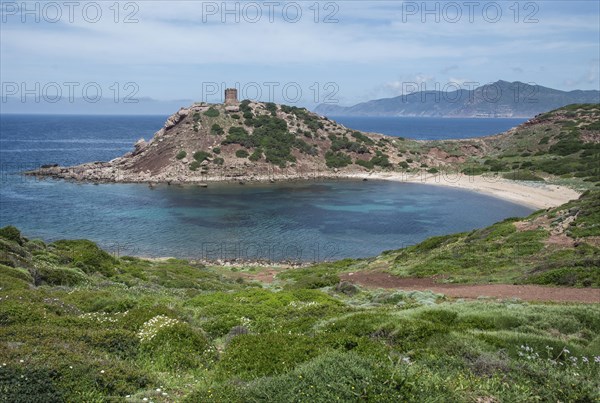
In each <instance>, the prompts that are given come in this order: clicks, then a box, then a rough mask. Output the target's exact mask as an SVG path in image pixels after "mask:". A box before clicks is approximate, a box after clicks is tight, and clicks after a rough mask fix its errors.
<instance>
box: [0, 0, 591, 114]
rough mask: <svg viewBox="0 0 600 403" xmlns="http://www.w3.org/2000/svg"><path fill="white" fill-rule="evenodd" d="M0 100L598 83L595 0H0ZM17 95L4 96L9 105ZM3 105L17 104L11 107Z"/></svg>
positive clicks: (297, 97)
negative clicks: (233, 90) (497, 83)
mask: <svg viewBox="0 0 600 403" xmlns="http://www.w3.org/2000/svg"><path fill="white" fill-rule="evenodd" d="M1 5H2V7H1V9H0V10H1V22H0V78H1V81H2V100H1V102H0V108H3V109H4V110H5V111H6V110H9V111H13V110H14V108H15V101H18V102H17V103H18V104H19V105H17V109H19V108H20V109H22V110H25V111H26V110H35V109H36V108H40V107H42V108H43V107H47V108H54V109H53V110H54V111H60V112H64V113H69V112H74V111H79V109H78V107H77V104H78V102H79V101H80V100H82V99H83V100H85V101H86V103H87V104H88V105H87V107H88V109H89V108H96V109H98V110H110V111H113V110H123V111H132V112H135V113H139V112H140V111H144V110H146V111H152V112H153V111H155V110H158V111H162V110H163V109H164V113H169V112H170V111H172V108H173V106H174V105H181V106H184V105H186V104H189V103H190V102H194V101H209V102H220V101H221V100H222V96H223V95H222V94H223V90H224V89H225V88H227V87H237V88H238V89H239V92H240V98H251V99H257V98H258V99H260V100H262V101H275V102H282V103H287V104H292V105H297V106H306V107H308V108H313V107H314V106H315V105H317V104H319V103H334V104H335V103H337V104H340V105H353V104H356V103H358V102H363V101H368V100H371V99H377V98H386V97H393V96H397V95H401V94H402V93H405V92H410V91H414V89H415V86H417V87H418V88H419V89H426V90H434V89H441V90H444V89H446V90H454V89H457V88H465V89H469V88H470V87H474V86H476V85H484V84H486V83H490V82H494V81H497V80H499V79H502V80H506V81H521V82H527V83H534V84H539V85H543V86H546V87H551V88H556V89H561V90H575V89H596V90H598V89H600V81H599V80H600V67H599V66H600V2H598V1H535V2H534V1H518V2H517V1H496V2H493V1H431V2H423V1H416V2H414V1H376V0H370V1H322V2H316V1H314V0H310V1H296V2H282V1H270V0H266V1H256V2H254V1H239V2H222V1H216V2H212V1H208V2H207V1H164V2H163V1H123V2H115V1H113V0H109V1H95V2H94V1H91V2H90V1H72V2H69V1H67V0H65V1H62V0H59V1H40V2H22V1H5V0H2V1H1ZM11 102H12V103H11ZM11 108H12V109H11Z"/></svg>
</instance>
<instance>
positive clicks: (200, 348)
mask: <svg viewBox="0 0 600 403" xmlns="http://www.w3.org/2000/svg"><path fill="white" fill-rule="evenodd" d="M138 334H139V337H140V356H141V358H142V359H143V360H144V361H145V362H146V363H147V364H148V365H149V366H151V367H154V368H156V369H158V370H163V371H180V370H190V369H195V368H206V367H208V366H210V365H211V363H212V361H213V359H214V352H213V349H212V348H211V347H210V344H209V342H208V339H207V338H206V336H204V335H203V334H202V333H201V332H200V331H198V330H195V329H192V328H191V327H190V325H188V324H187V323H184V322H180V321H177V320H173V319H169V318H166V317H161V316H158V317H154V318H152V319H150V320H149V321H148V322H146V323H145V324H144V325H143V326H142V328H141V330H140V332H139V333H138Z"/></svg>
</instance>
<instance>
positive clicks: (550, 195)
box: [366, 172, 581, 210]
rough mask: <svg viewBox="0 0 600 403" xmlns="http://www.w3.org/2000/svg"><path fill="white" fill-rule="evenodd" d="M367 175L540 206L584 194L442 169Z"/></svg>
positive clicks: (368, 177) (553, 204)
mask: <svg viewBox="0 0 600 403" xmlns="http://www.w3.org/2000/svg"><path fill="white" fill-rule="evenodd" d="M366 178H367V179H379V180H389V181H396V182H405V183H420V184H424V185H437V186H446V187H452V188H458V189H463V190H468V191H472V192H477V193H482V194H486V195H490V196H493V197H497V198H499V199H502V200H506V201H511V202H514V203H517V204H521V205H524V206H528V207H532V208H535V209H538V210H541V209H547V208H553V207H558V206H560V205H561V204H565V203H567V202H569V201H571V200H575V199H577V198H579V196H581V192H578V191H576V190H574V189H571V188H569V187H566V186H559V185H551V184H548V183H540V182H532V184H529V183H528V182H525V181H511V180H508V179H504V178H500V177H492V176H472V175H464V174H459V175H445V174H443V173H439V174H428V175H405V174H401V175H398V174H394V173H383V172H382V173H374V174H372V175H370V176H366ZM534 184H535V185H534Z"/></svg>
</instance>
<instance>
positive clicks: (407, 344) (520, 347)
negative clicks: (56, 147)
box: [0, 191, 600, 402]
mask: <svg viewBox="0 0 600 403" xmlns="http://www.w3.org/2000/svg"><path fill="white" fill-rule="evenodd" d="M599 211H600V192H599V191H595V192H588V193H586V194H584V195H583V196H582V197H581V199H580V200H577V201H574V202H571V203H569V204H567V205H564V206H561V207H559V208H556V209H552V210H547V211H539V212H537V213H535V214H533V215H532V216H530V217H528V218H526V219H519V220H506V221H504V222H501V223H498V224H496V225H493V226H491V227H489V228H486V229H481V230H476V231H473V232H471V233H465V234H456V235H449V236H445V237H436V238H431V239H429V240H426V241H425V242H423V243H421V244H419V245H416V246H412V247H409V248H405V249H401V250H397V251H390V252H386V253H384V254H382V255H381V256H379V257H377V258H374V259H363V260H350V259H348V260H343V261H339V262H334V263H326V264H321V265H317V266H313V267H307V268H301V269H293V270H286V271H282V272H280V274H279V275H278V276H277V278H276V281H275V282H274V283H271V284H269V285H265V284H262V283H259V282H252V281H248V280H247V279H246V280H245V279H244V278H248V276H244V274H247V273H256V268H251V267H234V268H232V267H213V266H204V265H200V264H192V263H190V262H186V261H182V260H176V259H169V260H160V261H150V260H143V259H138V258H133V257H122V258H116V257H114V256H111V255H109V254H107V253H106V252H104V251H103V250H101V249H99V248H98V247H97V246H96V245H95V244H93V243H92V242H89V241H83V240H78V241H57V242H54V243H52V244H45V243H43V242H41V241H35V240H28V239H26V238H24V237H23V236H22V235H21V234H20V233H19V231H18V230H17V229H16V228H14V227H5V228H2V229H0V252H1V253H0V259H1V263H0V290H1V294H0V391H1V394H0V398H1V399H2V401H7V402H31V401H52V402H62V401H69V402H90V401H98V402H100V401H131V402H141V401H150V400H151V401H155V402H173V401H187V402H200V401H201V402H247V401H274V402H287V401H306V402H330V401H336V400H340V401H378V402H380V401H385V402H387V401H389V402H397V401H408V402H422V401H423V396H427V399H429V400H431V401H473V402H496V401H535V400H538V401H582V402H592V401H598V399H600V392H599V390H600V384H599V381H598V380H599V379H600V336H598V335H599V334H600V321H599V320H598V318H600V308H599V307H600V304H598V303H595V304H587V305H580V304H561V305H559V304H555V303H552V304H543V303H537V304H529V303H522V302H521V301H519V300H515V299H511V300H508V301H485V300H471V301H464V300H452V299H448V298H445V297H444V296H443V295H439V294H433V293H431V292H419V291H398V290H380V289H372V288H362V287H358V286H356V285H353V284H351V283H348V282H340V278H339V274H340V273H344V272H348V271H352V272H357V271H358V272H359V273H361V274H365V273H366V274H368V273H369V271H370V270H378V271H380V270H388V272H390V273H396V274H399V275H404V276H430V275H438V277H437V278H438V279H440V280H443V281H450V280H452V281H473V282H480V281H485V282H487V281H490V280H491V281H520V282H532V283H541V284H568V285H576V286H584V287H590V286H595V287H597V286H598V285H599V277H598V267H599V259H600V257H599V244H598V240H599V239H600V216H599V215H598V213H599ZM258 270H260V269H258ZM596 290H598V289H596Z"/></svg>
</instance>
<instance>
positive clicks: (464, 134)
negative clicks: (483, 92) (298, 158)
mask: <svg viewBox="0 0 600 403" xmlns="http://www.w3.org/2000/svg"><path fill="white" fill-rule="evenodd" d="M331 119H333V120H335V121H336V122H338V123H341V124H343V125H344V126H346V127H349V128H352V129H356V130H361V131H366V132H375V133H381V134H387V135H389V136H396V137H407V138H412V139H417V140H442V139H463V138H471V137H481V136H490V135H492V134H498V133H502V132H504V131H506V130H508V129H511V128H513V127H515V126H518V125H520V124H521V123H523V122H525V121H526V120H527V119H524V118H518V119H514V118H413V117H361V116H356V117H353V116H337V117H336V116H331Z"/></svg>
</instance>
